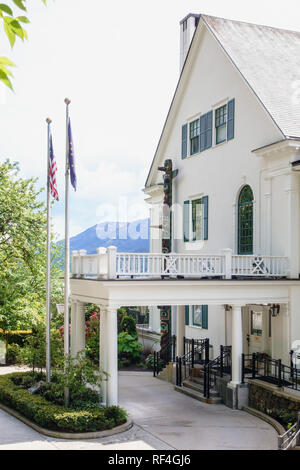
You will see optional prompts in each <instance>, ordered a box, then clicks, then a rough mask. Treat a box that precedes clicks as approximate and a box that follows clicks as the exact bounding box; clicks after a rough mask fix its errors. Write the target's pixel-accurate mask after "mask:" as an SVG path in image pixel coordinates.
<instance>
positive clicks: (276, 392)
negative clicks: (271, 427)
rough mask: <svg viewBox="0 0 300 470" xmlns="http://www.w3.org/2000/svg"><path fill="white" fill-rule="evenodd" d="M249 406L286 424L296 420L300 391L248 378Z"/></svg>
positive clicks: (299, 403)
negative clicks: (288, 389)
mask: <svg viewBox="0 0 300 470" xmlns="http://www.w3.org/2000/svg"><path fill="white" fill-rule="evenodd" d="M248 385H249V406H250V407H252V408H255V409H256V410H258V411H261V412H262V413H265V414H267V415H269V416H271V417H272V418H275V419H277V420H279V422H281V423H282V424H284V425H285V426H287V424H288V423H293V424H294V423H295V422H296V421H297V414H298V412H299V411H300V393H296V392H295V393H293V391H287V389H284V388H278V387H277V386H276V385H272V384H269V383H266V382H262V381H260V380H249V383H248Z"/></svg>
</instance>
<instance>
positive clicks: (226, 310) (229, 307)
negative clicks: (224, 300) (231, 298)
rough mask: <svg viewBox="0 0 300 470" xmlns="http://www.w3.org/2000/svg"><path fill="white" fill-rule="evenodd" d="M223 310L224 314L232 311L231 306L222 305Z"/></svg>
mask: <svg viewBox="0 0 300 470" xmlns="http://www.w3.org/2000/svg"><path fill="white" fill-rule="evenodd" d="M224 308H225V312H230V310H231V309H232V306H231V305H224Z"/></svg>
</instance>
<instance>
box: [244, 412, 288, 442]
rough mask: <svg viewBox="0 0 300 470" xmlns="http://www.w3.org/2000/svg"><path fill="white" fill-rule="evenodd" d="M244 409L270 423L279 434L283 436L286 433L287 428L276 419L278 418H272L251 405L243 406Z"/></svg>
mask: <svg viewBox="0 0 300 470" xmlns="http://www.w3.org/2000/svg"><path fill="white" fill-rule="evenodd" d="M242 409H243V411H246V412H247V413H250V414H251V415H253V416H256V417H257V418H260V419H262V420H263V421H265V422H266V423H268V424H270V425H271V426H273V428H274V429H275V431H276V432H277V434H279V436H281V435H282V434H284V433H285V431H286V429H284V427H283V426H282V425H281V424H280V423H278V421H276V419H274V418H271V416H268V415H266V414H265V413H262V412H261V411H258V410H256V409H255V408H251V407H250V406H243V408H242Z"/></svg>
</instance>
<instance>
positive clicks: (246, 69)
mask: <svg viewBox="0 0 300 470" xmlns="http://www.w3.org/2000/svg"><path fill="white" fill-rule="evenodd" d="M203 25H205V26H206V27H207V28H208V29H209V30H210V31H211V33H212V34H213V36H214V37H215V39H216V40H217V41H218V43H219V44H220V46H221V47H222V48H223V50H224V51H225V53H226V54H227V55H228V57H229V59H230V60H231V62H232V63H233V64H234V66H235V67H236V68H237V69H238V71H239V72H240V74H241V75H242V77H243V78H244V80H245V81H246V82H247V84H248V85H249V86H250V88H251V89H252V91H253V92H254V94H255V95H256V96H257V98H258V99H259V101H260V102H261V104H262V106H263V107H264V108H265V110H266V111H267V113H268V114H269V115H270V117H271V118H272V120H273V121H274V123H275V125H276V126H277V128H278V129H279V131H280V132H281V134H282V136H283V138H300V32H296V31H290V30H284V29H279V28H273V27H270V26H262V25H257V24H252V23H246V22H243V21H236V20H228V19H224V18H217V17H214V16H208V15H199V23H198V26H197V29H199V28H202V27H203ZM196 32H197V31H196ZM196 32H195V34H194V38H193V41H192V43H191V46H190V49H189V51H188V54H187V57H186V60H185V64H184V66H183V69H182V72H181V75H180V77H179V81H178V84H177V88H176V90H175V94H174V97H173V100H172V103H171V106H170V109H169V112H168V116H167V118H166V122H165V125H164V128H163V131H162V135H161V137H160V140H159V143H158V146H157V149H156V153H155V156H154V160H155V159H156V158H155V157H156V155H157V153H158V150H159V146H160V143H161V140H162V137H163V134H164V131H165V128H166V125H167V122H168V119H169V117H170V115H171V111H172V107H173V105H174V102H175V100H176V95H177V93H178V91H179V88H180V85H181V80H182V77H183V75H184V72H185V68H186V64H187V62H188V60H189V56H190V55H191V50H192V49H193V43H194V42H195V41H194V39H195V36H196ZM154 160H153V163H154ZM153 163H152V166H151V168H150V171H149V175H148V178H147V181H146V186H147V184H148V183H149V177H150V174H151V170H152V168H153Z"/></svg>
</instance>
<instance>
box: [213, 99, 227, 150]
mask: <svg viewBox="0 0 300 470" xmlns="http://www.w3.org/2000/svg"><path fill="white" fill-rule="evenodd" d="M223 108H226V111H225V112H224V113H223V114H221V115H220V116H217V113H218V111H220V110H221V109H223ZM221 118H223V119H222V123H221V124H220V123H219V124H218V125H217V119H218V120H220V119H221ZM227 124H228V101H227V102H226V103H225V104H222V105H221V106H218V108H216V109H215V126H214V127H215V145H220V144H222V143H223V142H227ZM221 128H223V129H225V138H224V139H223V140H220V141H218V130H219V129H221Z"/></svg>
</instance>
